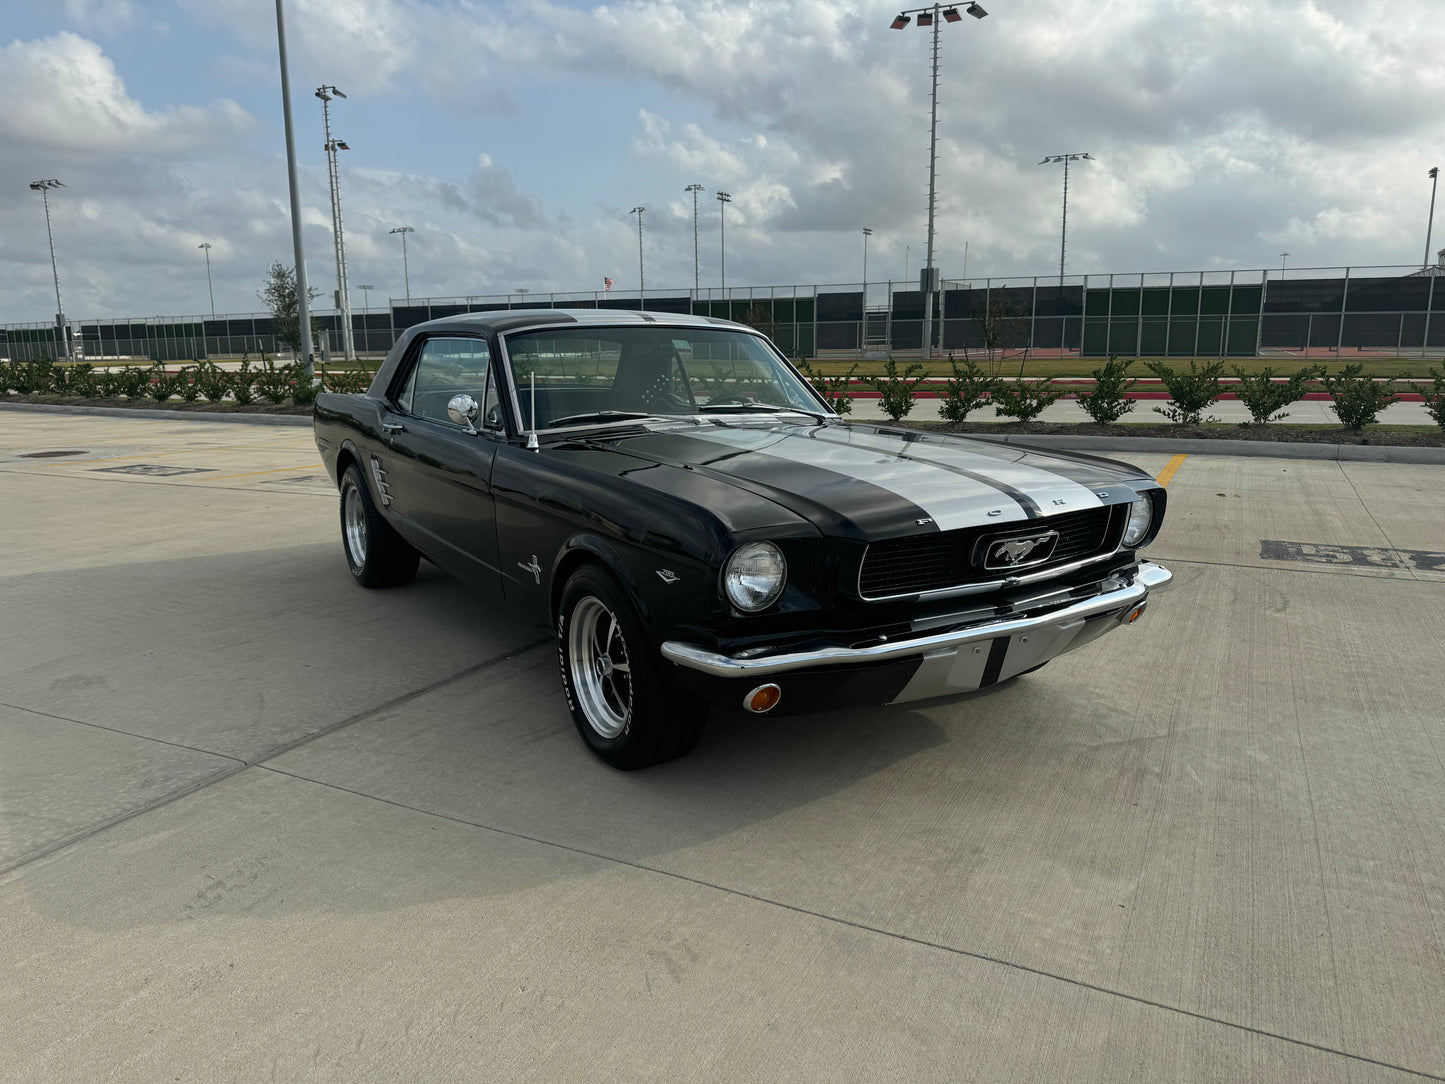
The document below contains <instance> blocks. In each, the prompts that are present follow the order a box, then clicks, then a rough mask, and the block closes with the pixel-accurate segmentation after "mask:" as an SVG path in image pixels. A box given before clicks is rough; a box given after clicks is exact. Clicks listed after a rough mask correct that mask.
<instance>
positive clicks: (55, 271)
mask: <svg viewBox="0 0 1445 1084" xmlns="http://www.w3.org/2000/svg"><path fill="white" fill-rule="evenodd" d="M64 187H65V183H64V182H63V181H57V180H56V179H55V178H54V177H51V178H50V179H49V180H45V181H31V182H30V190H31V191H32V192H39V193H40V200H41V202H42V203H44V204H45V236H46V237H48V238H49V239H50V274H51V275H52V276H53V277H54V278H55V319H56V320H57V321H58V322H59V324H60V349H61V350H63V351H64V352H65V360H66V361H69V360H70V327H69V325H67V324H66V322H65V306H64V305H62V304H61V303H60V270H59V268H58V267H57V266H56V263H55V233H54V232H53V231H52V230H51V228H50V190H51V189H52V188H64ZM1425 247H1426V248H1427V249H1428V248H1429V247H1430V246H1429V245H1426V246H1425Z"/></svg>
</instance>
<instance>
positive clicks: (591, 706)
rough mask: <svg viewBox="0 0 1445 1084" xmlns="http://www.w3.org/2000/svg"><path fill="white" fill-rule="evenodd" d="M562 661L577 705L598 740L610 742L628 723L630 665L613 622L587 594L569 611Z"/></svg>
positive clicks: (620, 633)
mask: <svg viewBox="0 0 1445 1084" xmlns="http://www.w3.org/2000/svg"><path fill="white" fill-rule="evenodd" d="M567 661H568V666H569V668H570V670H571V677H572V686H573V688H574V689H576V691H577V701H578V706H579V707H580V708H581V709H582V712H583V714H584V715H585V716H586V718H587V722H588V725H590V726H591V727H592V729H593V730H595V731H596V732H597V735H598V737H601V738H606V739H608V740H611V739H613V738H616V737H617V736H618V735H620V734H621V733H622V732H623V731H625V730H626V729H627V726H628V723H629V722H631V719H632V666H631V660H630V659H629V658H628V656H627V642H626V640H625V639H624V638H623V635H622V629H621V627H620V626H619V625H618V623H617V617H616V615H615V614H613V612H612V611H611V610H609V609H608V608H607V607H606V606H604V605H603V604H602V603H601V602H599V601H598V600H597V599H596V598H593V597H592V596H591V595H588V596H587V597H586V598H583V599H581V600H580V601H579V602H578V603H577V605H576V607H575V608H574V609H573V610H572V619H571V623H570V627H569V628H568V630H567Z"/></svg>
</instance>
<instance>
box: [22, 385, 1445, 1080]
mask: <svg viewBox="0 0 1445 1084" xmlns="http://www.w3.org/2000/svg"><path fill="white" fill-rule="evenodd" d="M58 452H64V453H69V454H66V455H55V454H52V453H58ZM1128 458H1130V459H1131V460H1132V461H1134V462H1137V463H1139V465H1141V466H1142V467H1144V468H1146V469H1148V470H1150V471H1151V472H1153V473H1155V474H1156V475H1160V476H1161V477H1165V478H1167V480H1168V488H1169V503H1170V508H1169V519H1168V522H1167V524H1166V526H1165V529H1164V532H1163V534H1162V536H1161V538H1160V540H1159V541H1158V542H1157V543H1156V544H1155V546H1154V547H1153V548H1152V549H1151V550H1150V555H1151V556H1152V557H1153V558H1154V559H1156V560H1159V561H1161V562H1162V563H1163V564H1165V565H1167V566H1168V567H1170V568H1171V569H1172V570H1173V571H1174V573H1175V576H1176V579H1175V582H1174V584H1173V585H1172V586H1171V587H1170V589H1169V591H1168V592H1166V593H1163V594H1161V595H1160V596H1159V597H1158V598H1157V599H1156V600H1154V601H1153V602H1152V603H1151V606H1150V609H1149V612H1148V614H1147V615H1146V616H1145V618H1144V619H1143V620H1142V621H1141V622H1140V623H1139V625H1138V626H1136V627H1134V628H1130V629H1126V630H1121V631H1120V632H1118V633H1116V634H1114V635H1112V636H1109V637H1106V638H1105V639H1104V640H1102V641H1100V642H1099V643H1097V644H1095V645H1092V646H1091V647H1089V648H1088V649H1086V650H1083V651H1080V652H1077V653H1074V654H1071V655H1067V656H1064V657H1063V658H1060V659H1058V660H1056V661H1055V662H1053V663H1051V664H1050V665H1049V666H1048V667H1046V668H1045V669H1043V670H1041V671H1039V672H1038V673H1035V674H1032V675H1028V676H1026V677H1023V678H1020V679H1018V680H1015V681H1013V682H1010V683H1006V684H1005V685H1003V686H1000V687H999V688H997V689H996V690H994V691H993V692H991V693H989V694H987V695H982V696H976V697H973V698H971V699H965V700H962V701H956V702H952V703H946V704H936V703H930V704H924V705H922V706H918V705H908V706H903V707H896V708H881V709H869V710H858V711H852V712H842V713H836V714H828V715H814V716H804V717H799V718H787V719H779V720H770V719H766V718H764V719H757V718H752V717H747V716H743V715H741V714H729V713H725V712H724V713H719V714H718V715H716V716H715V721H714V723H713V724H712V725H711V726H710V728H709V730H708V733H707V735H706V736H705V738H704V740H703V743H702V745H701V746H700V747H699V749H698V750H697V751H696V752H695V753H694V754H693V755H692V756H690V757H688V758H686V759H684V760H681V761H678V762H675V763H672V764H668V765H665V766H662V767H660V768H656V769H653V770H649V771H646V772H642V773H636V774H622V773H618V772H615V771H612V770H611V769H608V768H606V767H604V766H603V765H601V764H599V763H598V762H597V761H595V760H594V759H592V758H591V756H590V755H589V754H588V753H587V752H586V751H585V749H584V748H583V746H582V744H581V742H580V741H579V740H578V739H577V737H576V734H575V732H574V731H573V729H572V725H571V722H570V720H569V718H568V715H567V711H566V707H565V705H564V702H563V699H562V696H561V694H560V691H559V689H558V683H557V678H556V661H555V650H554V648H553V647H552V645H551V644H550V643H549V642H542V641H539V640H538V639H537V637H536V636H535V634H533V633H532V632H529V631H519V627H518V626H517V624H516V622H515V621H514V620H513V619H512V617H511V615H510V614H508V613H507V612H505V611H501V610H498V609H495V608H494V607H493V606H492V605H491V604H490V603H488V602H486V601H485V600H484V599H482V598H481V597H480V596H479V595H476V594H474V593H473V592H471V591H470V590H469V589H467V588H464V587H462V586H460V585H459V584H457V583H456V582H454V581H452V580H450V579H448V578H447V577H445V576H443V575H442V574H440V573H438V572H437V571H436V570H435V569H433V568H431V567H430V566H429V565H425V564H424V565H423V566H422V573H421V574H420V576H419V577H418V579H417V581H416V583H415V584H414V585H412V586H411V587H408V588H404V589H400V590H394V591H384V592H369V591H363V590H360V589H358V588H357V587H355V586H353V584H352V583H351V581H350V577H349V576H348V575H347V572H346V567H345V564H344V559H343V556H342V552H341V546H340V542H339V538H338V529H337V524H336V518H337V517H336V504H335V493H334V490H333V488H332V486H331V485H330V483H329V480H328V479H326V478H325V477H324V474H323V472H322V471H321V469H320V467H319V462H320V461H319V459H318V458H317V456H316V452H315V447H314V445H313V444H312V443H311V437H310V433H309V431H307V430H305V429H282V428H270V427H252V426H242V425H218V424H205V423H196V422H190V421H185V420H164V421H162V420H149V419H147V420H138V419H111V418H96V417H69V416H57V415H41V414H35V415H30V414H20V413H6V414H4V416H3V418H0V501H3V508H4V513H3V515H0V613H3V617H4V624H3V645H4V650H3V652H0V973H3V974H4V975H5V976H6V981H5V982H4V983H3V984H0V1019H3V1020H4V1021H5V1026H4V1027H3V1028H0V1079H14V1080H41V1079H47V1080H48V1079H55V1080H62V1079H64V1080H83V1079H117V1080H136V1081H153V1080H159V1079H171V1078H178V1079H185V1080H227V1079H247V1080H249V1079H258V1078H268V1077H278V1078H282V1079H296V1078H299V1077H306V1078H308V1079H318V1080H327V1079H330V1080H357V1079H389V1078H407V1079H497V1080H527V1079H535V1080H548V1081H553V1080H605V1079H618V1080H622V1079H626V1080H634V1079H657V1080H669V1081H671V1080H680V1079H698V1080H728V1081H734V1080H759V1081H762V1080H830V1081H832V1080H858V1081H877V1080H899V1081H917V1080H983V1081H987V1080H1048V1081H1062V1080H1085V1079H1087V1080H1118V1079H1125V1078H1131V1079H1138V1080H1149V1081H1155V1080H1210V1081H1214V1080H1310V1081H1337V1080H1338V1081H1395V1080H1400V1081H1404V1080H1418V1079H1422V1078H1423V1079H1445V833H1442V831H1441V826H1442V825H1445V709H1442V707H1441V699H1442V681H1441V678H1442V668H1445V554H1442V553H1441V552H1440V551H1441V550H1442V548H1445V500H1442V497H1445V467H1441V466H1423V465H1413V466H1412V465H1400V464H1386V463H1342V462H1326V461H1308V460H1306V461H1301V460H1293V459H1292V460H1288V461H1285V460H1273V459H1260V458H1252V459H1232V458H1224V457H1209V456H1189V457H1187V458H1186V457H1183V456H1169V455H1152V454H1151V455H1140V454H1133V455H1130V456H1129V457H1128Z"/></svg>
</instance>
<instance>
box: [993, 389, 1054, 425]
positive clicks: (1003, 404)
mask: <svg viewBox="0 0 1445 1084" xmlns="http://www.w3.org/2000/svg"><path fill="white" fill-rule="evenodd" d="M1064 395H1065V389H1063V388H1056V387H1054V381H1053V378H1052V377H1050V378H1049V379H1048V380H1035V381H1025V380H1019V381H1015V382H1009V381H1000V382H999V384H998V385H997V386H996V387H995V388H994V389H993V409H994V413H996V414H998V415H999V416H1001V417H1005V418H1017V419H1018V420H1019V421H1021V422H1024V423H1025V424H1027V423H1028V422H1031V421H1033V420H1034V419H1035V418H1037V417H1038V416H1039V415H1040V414H1042V413H1043V412H1044V411H1045V410H1047V409H1048V408H1049V407H1050V406H1051V405H1052V404H1054V403H1056V402H1058V401H1059V400H1060V399H1062V398H1063V397H1064Z"/></svg>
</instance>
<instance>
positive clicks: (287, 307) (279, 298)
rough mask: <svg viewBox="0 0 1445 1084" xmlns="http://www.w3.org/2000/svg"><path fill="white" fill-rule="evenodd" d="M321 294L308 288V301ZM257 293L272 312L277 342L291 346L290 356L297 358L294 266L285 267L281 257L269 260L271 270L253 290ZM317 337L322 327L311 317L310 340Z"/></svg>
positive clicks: (298, 335)
mask: <svg viewBox="0 0 1445 1084" xmlns="http://www.w3.org/2000/svg"><path fill="white" fill-rule="evenodd" d="M320 294H321V291H320V290H318V289H316V288H315V287H314V286H313V287H312V288H311V289H310V298H311V300H313V301H314V300H315V299H316V298H317V297H318V296H320ZM256 296H257V297H258V298H259V299H260V300H261V303H262V304H263V305H265V306H266V311H267V312H269V313H270V314H271V319H272V320H273V321H274V322H275V325H276V341H277V342H279V343H280V344H281V345H282V346H287V347H290V349H291V353H292V356H293V357H299V356H300V353H301V314H300V312H299V306H298V305H297V302H296V271H295V269H294V268H291V267H287V266H286V265H285V264H283V263H282V262H281V261H280V260H276V261H274V262H272V264H271V267H270V269H269V270H268V271H267V272H266V278H265V279H264V281H263V285H262V287H261V289H259V290H257V291H256ZM320 336H321V327H320V325H319V324H317V323H316V321H315V320H312V321H311V341H312V342H313V343H314V342H316V341H317V339H319V338H320ZM302 360H305V359H302Z"/></svg>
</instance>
